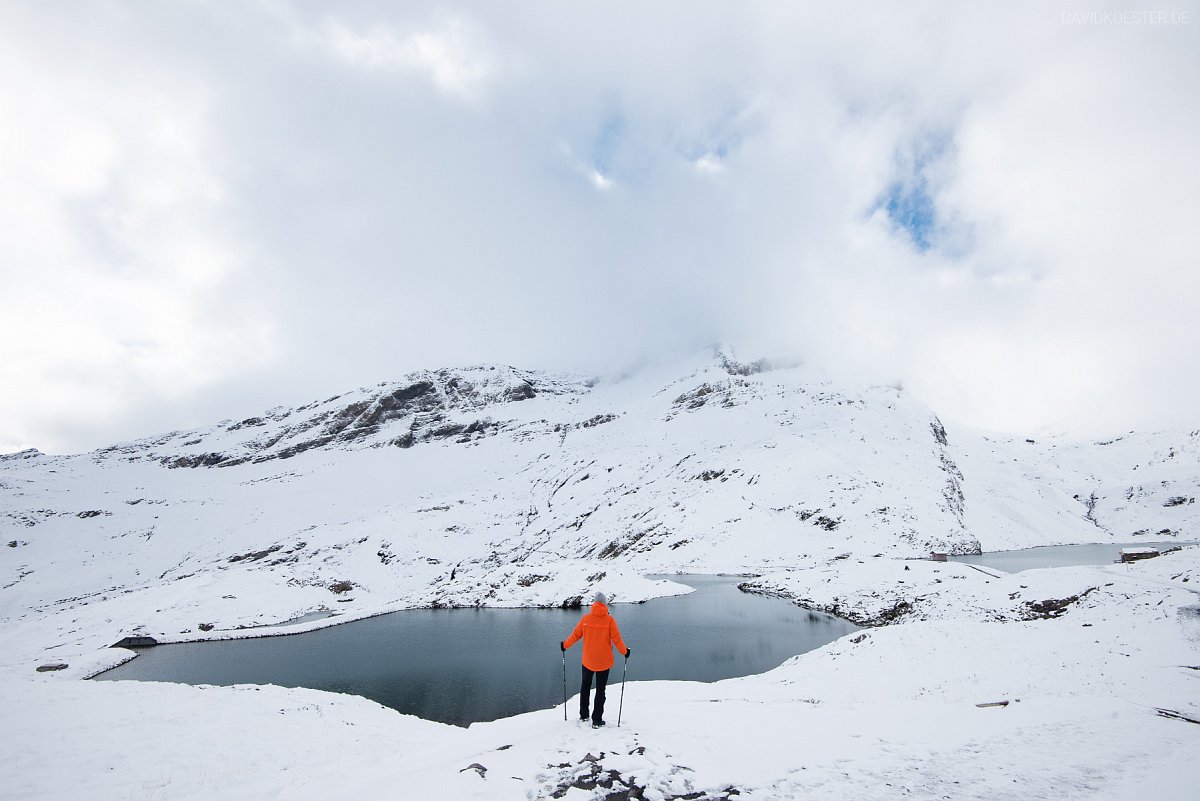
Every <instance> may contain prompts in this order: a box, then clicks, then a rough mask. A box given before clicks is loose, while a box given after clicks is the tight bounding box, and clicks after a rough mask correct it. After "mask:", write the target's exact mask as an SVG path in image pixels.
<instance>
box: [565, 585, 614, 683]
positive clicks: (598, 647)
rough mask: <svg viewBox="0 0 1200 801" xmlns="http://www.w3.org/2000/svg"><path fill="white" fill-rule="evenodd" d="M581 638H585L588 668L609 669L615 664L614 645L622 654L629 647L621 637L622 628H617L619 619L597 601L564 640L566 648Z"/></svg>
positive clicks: (585, 659) (586, 664)
mask: <svg viewBox="0 0 1200 801" xmlns="http://www.w3.org/2000/svg"><path fill="white" fill-rule="evenodd" d="M580 638H583V666H584V667H585V668H587V669H588V670H595V671H600V670H608V669H609V668H611V667H612V666H613V652H612V646H613V645H615V646H617V650H618V651H620V652H621V654H622V656H623V655H624V654H625V652H626V651H628V650H629V649H628V648H626V647H625V641H624V640H622V639H621V630H620V629H619V628H617V620H616V618H614V617H613V616H612V615H610V614H609V613H608V607H607V606H605V605H604V604H602V603H600V602H599V601H597V602H596V603H594V604H592V611H591V612H588V613H587V614H586V615H584V616H583V619H582V620H580V621H579V625H578V626H576V627H575V631H573V632H571V636H570V637H568V638H567V639H566V640H565V641H563V647H564V648H570V647H571V646H572V645H574V644H575V643H576V642H577V641H578V640H579V639H580Z"/></svg>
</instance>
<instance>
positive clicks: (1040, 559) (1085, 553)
mask: <svg viewBox="0 0 1200 801" xmlns="http://www.w3.org/2000/svg"><path fill="white" fill-rule="evenodd" d="M1195 544H1196V543H1193V542H1103V543H1094V544H1091V545H1045V546H1042V547H1039V548H1022V549H1021V550H1018V551H991V552H989V553H982V554H978V555H976V556H951V557H949V559H950V561H952V562H966V563H967V564H972V565H983V566H984V567H991V568H994V569H996V570H1003V571H1004V572H1005V573H1019V572H1020V571H1022V570H1033V569H1035V568H1041V567H1072V566H1075V565H1107V564H1111V563H1113V562H1117V561H1120V554H1121V549H1122V548H1157V549H1158V550H1160V551H1165V550H1166V549H1167V548H1173V547H1175V546H1176V545H1195Z"/></svg>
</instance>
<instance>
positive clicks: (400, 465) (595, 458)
mask: <svg viewBox="0 0 1200 801" xmlns="http://www.w3.org/2000/svg"><path fill="white" fill-rule="evenodd" d="M1166 442H1167V440H1165V439H1160V438H1156V437H1148V436H1147V437H1128V438H1126V439H1124V440H1121V441H1120V442H1118V443H1113V444H1107V445H1089V446H1082V445H1079V446H1069V445H1065V444H1057V443H1049V444H1030V443H1024V442H1022V443H1016V442H1007V441H1001V440H996V439H988V438H985V437H982V436H979V435H975V434H971V433H970V432H964V433H963V434H961V435H960V434H958V433H956V432H953V431H951V432H947V431H946V430H945V428H944V427H943V426H942V424H941V422H940V421H939V420H938V419H937V417H936V415H934V414H933V413H932V412H931V411H930V410H929V409H927V408H925V407H924V406H922V405H921V404H919V403H917V402H916V401H914V400H913V399H912V398H910V397H908V396H907V395H905V394H904V393H903V392H900V391H898V390H896V389H894V388H891V387H863V388H856V389H848V388H844V387H838V386H835V385H833V384H832V383H831V382H829V381H828V380H826V379H824V378H823V377H821V376H820V375H819V374H817V373H815V372H814V371H812V370H809V369H807V368H803V367H790V368H784V369H776V370H771V369H768V366H767V365H765V364H763V363H755V364H752V365H748V364H742V363H738V362H736V361H734V360H733V359H732V358H730V357H729V355H728V354H719V355H718V356H717V357H716V358H711V357H707V356H706V357H704V358H698V359H696V360H694V361H691V362H689V363H687V364H684V365H672V366H669V367H665V368H656V369H647V370H644V371H642V372H639V373H635V374H633V375H630V376H627V377H624V378H622V379H620V380H609V381H598V380H591V379H582V378H579V377H571V376H554V375H548V374H544V373H535V372H530V371H520V370H515V369H512V368H504V367H480V368H469V369H463V370H439V371H425V372H420V373H416V374H413V375H411V376H408V377H406V378H405V379H404V380H403V381H400V382H395V383H388V384H382V385H378V386H376V387H372V388H367V389H361V390H357V391H355V392H351V393H347V394H345V395H342V396H338V397H336V398H330V399H328V400H325V401H320V402H314V403H310V404H306V405H304V406H301V407H298V408H295V409H276V410H273V411H272V412H269V413H266V414H263V415H260V416H257V417H252V418H247V419H244V420H241V421H226V422H225V423H222V424H219V425H216V426H212V427H209V428H205V429H199V430H194V431H188V432H176V433H172V434H168V435H165V436H160V437H155V438H150V439H145V440H140V441H136V442H130V443H124V444H122V445H118V446H113V447H111V448H106V449H103V450H100V451H97V452H94V453H91V454H83V455H77V456H43V455H38V454H30V453H25V454H18V455H14V456H10V457H5V458H4V459H3V461H0V493H2V495H0V529H2V530H0V542H4V543H8V544H9V545H10V546H11V547H9V548H3V549H0V555H2V556H3V562H2V563H0V615H2V616H3V617H4V618H5V619H7V620H9V621H13V622H15V621H16V620H18V619H24V620H29V621H31V620H36V619H38V618H40V617H42V616H44V615H67V616H69V617H70V618H76V617H78V616H79V614H81V612H80V610H81V608H82V607H84V606H88V607H90V608H89V611H88V614H87V617H88V618H89V619H92V618H95V619H97V620H104V621H108V622H107V623H106V624H105V625H106V626H107V632H106V635H105V636H110V637H111V638H112V639H113V640H115V639H119V637H120V636H124V635H125V634H128V633H133V632H138V633H150V634H154V635H155V636H160V637H164V636H165V637H172V638H190V637H201V636H219V635H220V632H221V631H222V630H232V629H236V628H237V627H240V626H252V625H261V624H265V623H277V622H279V621H282V620H287V619H290V618H292V617H295V616H298V615H301V614H304V613H308V612H312V611H314V610H322V609H324V610H332V611H338V612H340V613H342V614H343V616H345V615H361V614H371V613H375V612H378V611H382V610H386V609H394V608H402V607H404V606H409V605H447V604H448V605H471V604H489V605H504V604H531V603H533V604H555V605H557V604H560V603H564V602H566V603H572V602H578V599H579V598H580V597H582V596H583V595H584V594H585V593H586V592H587V591H588V590H589V589H590V588H591V587H593V586H595V585H597V584H598V583H599V582H601V581H604V582H605V583H606V584H608V585H611V584H613V583H614V582H617V581H619V582H620V583H621V584H622V587H623V588H624V590H625V591H626V592H629V593H632V594H633V595H637V596H639V597H649V596H650V595H653V594H660V593H662V592H671V591H674V590H670V589H665V588H658V589H656V588H654V587H652V586H648V585H646V584H644V583H642V580H641V579H640V578H639V576H640V575H642V574H644V573H650V572H674V571H694V572H704V571H708V572H713V571H725V572H766V571H771V570H774V569H778V568H782V567H797V566H803V565H807V564H816V563H823V562H824V561H826V560H828V559H829V558H831V557H832V556H834V555H837V554H840V553H843V552H852V553H856V554H863V555H873V554H876V553H883V554H887V555H889V556H919V555H924V554H926V553H927V552H928V551H929V550H931V549H945V550H951V551H956V552H973V551H976V550H978V549H979V547H980V546H981V545H982V546H983V547H984V548H986V549H989V550H990V549H995V548H998V547H1010V546H1015V545H1025V544H1043V543H1049V542H1081V541H1098V540H1104V539H1111V538H1113V537H1117V538H1122V539H1124V538H1127V537H1129V536H1130V535H1132V534H1134V533H1135V532H1137V531H1142V530H1144V531H1148V532H1154V533H1155V536H1160V537H1161V535H1160V534H1159V532H1161V530H1162V529H1170V531H1171V533H1172V534H1173V535H1174V534H1178V535H1181V536H1189V535H1191V536H1194V533H1195V532H1196V531H1197V528H1198V527H1197V526H1196V523H1197V520H1198V519H1200V517H1198V510H1200V507H1197V506H1196V505H1195V504H1194V503H1190V502H1188V499H1190V498H1191V497H1192V496H1194V495H1195V494H1196V492H1195V487H1196V486H1197V484H1198V483H1200V482H1198V480H1197V477H1198V476H1200V463H1198V453H1197V448H1196V437H1195V435H1194V434H1193V435H1189V437H1187V438H1185V439H1182V440H1179V441H1178V442H1177V443H1176V444H1174V445H1167V444H1165V443H1166ZM1159 443H1163V444H1159ZM1093 454H1100V455H1101V457H1102V458H1103V460H1100V459H1093V458H1092V455H1093ZM1172 454H1173V455H1172ZM1132 477H1136V478H1138V479H1141V481H1140V482H1139V483H1136V484H1134V483H1131V482H1132V481H1133V478H1132ZM1130 488H1133V491H1132V492H1131V491H1130ZM1076 495H1078V496H1079V497H1080V498H1085V499H1090V498H1093V497H1094V498H1095V501H1094V502H1093V501H1091V500H1086V501H1081V500H1077V499H1076V498H1075V497H1074V496H1076ZM1177 497H1183V498H1185V501H1184V502H1181V503H1174V502H1173V501H1171V502H1170V504H1168V505H1164V504H1167V503H1168V501H1170V499H1172V498H1177ZM146 599H154V600H153V602H149V601H147V600H146ZM97 604H99V607H97ZM101 610H105V611H101ZM155 610H157V611H155ZM200 623H204V624H206V625H211V626H212V627H213V631H212V633H211V635H207V634H205V633H204V632H202V631H201V630H199V628H198V626H199V624H200Z"/></svg>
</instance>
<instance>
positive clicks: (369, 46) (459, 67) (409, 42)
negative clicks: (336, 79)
mask: <svg viewBox="0 0 1200 801" xmlns="http://www.w3.org/2000/svg"><path fill="white" fill-rule="evenodd" d="M324 43H325V44H326V45H327V46H328V48H329V49H330V50H331V51H332V52H333V53H335V54H336V55H337V56H338V57H340V58H342V59H343V60H345V61H346V62H347V63H349V64H353V65H355V66H357V67H362V68H365V69H370V70H383V71H389V70H390V71H396V72H400V73H408V72H416V73H420V74H424V75H425V76H426V77H428V78H429V80H430V81H432V82H433V84H434V86H436V87H437V88H438V89H439V90H440V91H442V92H443V93H445V94H447V95H450V96H453V97H457V98H460V99H473V98H474V97H476V96H477V95H478V93H479V92H480V91H481V89H482V87H483V86H484V85H485V84H486V82H487V80H488V79H489V77H490V76H491V75H492V73H493V71H494V66H493V62H492V57H491V56H490V55H489V53H488V51H487V48H486V47H485V45H484V44H483V42H482V38H481V37H480V35H479V34H478V32H477V31H476V30H474V28H473V26H471V25H470V24H469V23H467V22H465V21H464V20H462V19H459V18H455V17H451V18H449V19H446V20H445V21H443V22H441V23H440V24H439V25H437V27H435V28H431V29H428V30H413V31H410V32H407V33H401V32H399V31H397V30H396V29H395V28H394V27H393V26H391V25H387V24H382V23H377V24H374V25H371V26H370V27H367V28H365V29H356V28H354V27H351V26H350V25H348V24H346V23H345V22H343V21H341V20H337V19H334V20H330V21H329V22H328V23H327V24H326V36H325V38H324Z"/></svg>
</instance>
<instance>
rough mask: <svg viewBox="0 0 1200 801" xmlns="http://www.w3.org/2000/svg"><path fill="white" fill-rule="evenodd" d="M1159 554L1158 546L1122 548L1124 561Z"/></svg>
mask: <svg viewBox="0 0 1200 801" xmlns="http://www.w3.org/2000/svg"><path fill="white" fill-rule="evenodd" d="M1156 556H1158V549H1157V548H1122V549H1121V561H1122V562H1136V561H1137V560H1139V559H1153V558H1154V557H1156Z"/></svg>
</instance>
